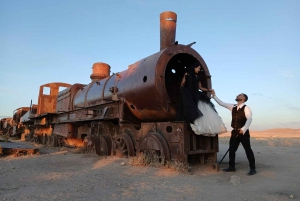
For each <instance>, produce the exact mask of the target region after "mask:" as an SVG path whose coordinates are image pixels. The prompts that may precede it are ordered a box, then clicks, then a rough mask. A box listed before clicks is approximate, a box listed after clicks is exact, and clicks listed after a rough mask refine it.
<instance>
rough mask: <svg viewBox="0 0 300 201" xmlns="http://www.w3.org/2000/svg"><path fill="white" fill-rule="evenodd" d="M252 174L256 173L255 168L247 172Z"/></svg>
mask: <svg viewBox="0 0 300 201" xmlns="http://www.w3.org/2000/svg"><path fill="white" fill-rule="evenodd" d="M254 174H256V170H255V169H250V171H249V172H248V175H254Z"/></svg>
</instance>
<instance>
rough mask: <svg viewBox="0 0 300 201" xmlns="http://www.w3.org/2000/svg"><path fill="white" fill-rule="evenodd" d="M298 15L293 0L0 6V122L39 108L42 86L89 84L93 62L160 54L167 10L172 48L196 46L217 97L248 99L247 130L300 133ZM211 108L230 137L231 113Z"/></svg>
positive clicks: (90, 0)
mask: <svg viewBox="0 0 300 201" xmlns="http://www.w3.org/2000/svg"><path fill="white" fill-rule="evenodd" d="M299 10H300V1H297V0H294V1H292V0H286V1H279V0H278V1H274V0H254V1H238V0H229V1H216V0H213V1H204V0H190V1H185V2H183V1H178V0H173V1H170V0H164V1H161V0H149V1H148V0H119V1H116V0H115V1H113V0H98V1H96V0H87V1H80V0H52V1H40V0H27V1H21V0H14V1H4V0H0V117H4V116H12V113H13V110H15V109H16V108H18V107H22V106H24V107H25V106H29V105H30V101H31V100H32V101H33V103H37V96H38V92H39V86H40V85H43V84H46V83H49V82H65V83H70V84H75V83H82V84H88V83H89V82H90V74H91V73H92V69H91V68H92V65H93V63H95V62H105V63H108V64H109V65H110V66H111V72H120V71H123V70H126V69H127V67H128V65H130V64H133V63H135V62H136V61H138V60H140V59H143V58H145V57H148V56H150V55H152V54H154V53H156V52H158V51H159V15H160V13H161V12H164V11H173V12H175V13H177V31H176V40H177V41H178V42H179V43H180V44H189V43H191V42H194V41H195V42H196V44H195V45H193V46H192V47H193V48H194V49H195V50H196V51H197V52H198V53H199V54H200V55H201V56H202V57H203V59H204V61H205V62H206V64H207V66H208V68H209V71H210V74H211V75H212V87H213V88H214V89H215V91H216V93H217V95H218V97H219V98H220V99H221V100H223V101H224V102H228V103H235V101H234V100H235V97H236V95H237V94H239V93H246V94H247V95H248V96H249V100H248V102H247V105H248V106H249V107H250V108H251V110H252V112H253V122H252V124H251V126H250V129H255V130H264V129H271V128H300V106H299V103H300V92H299V91H300V79H299V77H300V56H299V49H300V12H299ZM213 102H214V101H213ZM214 103H215V102H214ZM215 104H216V103H215ZM216 109H217V111H218V112H219V115H220V116H221V117H222V119H223V120H224V122H225V124H226V126H227V128H228V129H229V130H230V120H231V114H230V112H229V110H227V109H225V108H222V107H219V106H218V105H217V104H216Z"/></svg>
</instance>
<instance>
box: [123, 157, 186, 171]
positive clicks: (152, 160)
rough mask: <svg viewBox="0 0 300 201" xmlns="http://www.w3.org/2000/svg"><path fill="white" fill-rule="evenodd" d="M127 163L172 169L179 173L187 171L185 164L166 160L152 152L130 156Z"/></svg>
mask: <svg viewBox="0 0 300 201" xmlns="http://www.w3.org/2000/svg"><path fill="white" fill-rule="evenodd" d="M128 164H129V165H132V166H144V167H146V166H148V167H155V168H166V169H172V170H175V171H177V172H181V173H187V172H188V165H187V164H184V163H181V162H177V161H166V160H165V159H163V158H161V157H159V156H158V155H157V154H153V153H141V154H140V155H138V156H134V157H130V158H129V162H128Z"/></svg>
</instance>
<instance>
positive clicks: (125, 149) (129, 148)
mask: <svg viewBox="0 0 300 201" xmlns="http://www.w3.org/2000/svg"><path fill="white" fill-rule="evenodd" d="M114 155H115V156H117V157H119V158H127V157H129V156H133V155H134V146H133V142H132V140H131V138H130V136H129V135H127V134H121V135H119V136H117V137H116V138H115V139H114Z"/></svg>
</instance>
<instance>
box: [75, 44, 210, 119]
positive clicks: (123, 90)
mask: <svg viewBox="0 0 300 201" xmlns="http://www.w3.org/2000/svg"><path fill="white" fill-rule="evenodd" d="M196 60H197V61H199V63H200V64H201V66H202V67H203V71H201V72H200V74H199V76H200V77H201V78H202V85H203V86H204V87H211V80H210V74H209V70H208V68H207V66H206V64H205V62H204V60H203V59H202V57H201V56H200V55H199V54H198V53H197V52H196V51H195V50H193V49H192V48H191V47H188V46H185V45H175V46H171V47H169V48H167V49H166V50H163V51H161V52H158V53H156V54H154V55H151V56H150V57H147V58H145V59H143V60H141V61H139V62H138V63H137V64H135V65H132V66H131V67H130V68H129V69H127V70H125V71H122V72H120V73H117V74H114V75H111V76H110V77H108V78H105V79H101V80H98V81H97V82H92V83H90V84H89V85H87V86H85V87H84V88H83V89H82V90H78V91H77V93H76V95H75V96H74V103H73V104H74V105H73V108H74V109H80V108H89V107H94V106H97V105H100V104H103V103H105V102H107V101H113V96H114V95H115V96H116V97H117V98H118V99H121V98H123V99H124V100H125V102H126V105H127V108H128V110H129V111H130V112H131V113H132V114H133V115H134V116H135V117H136V118H137V119H139V121H142V122H147V121H171V120H174V118H175V116H176V103H177V99H178V93H179V86H180V82H181V79H182V77H183V74H184V73H185V71H186V67H187V66H189V65H190V64H191V63H192V62H193V61H196ZM172 71H174V72H175V73H174V72H172ZM112 89H117V90H112Z"/></svg>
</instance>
